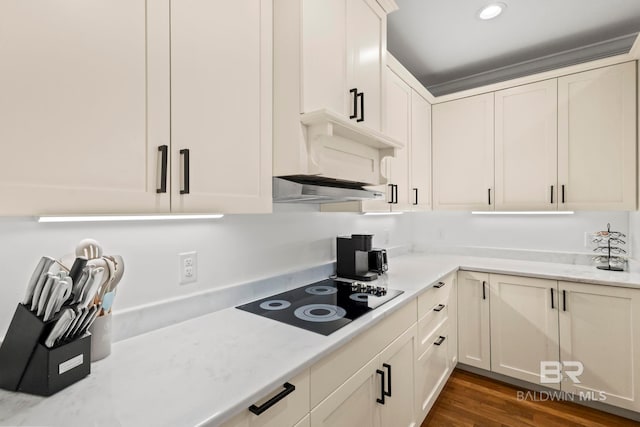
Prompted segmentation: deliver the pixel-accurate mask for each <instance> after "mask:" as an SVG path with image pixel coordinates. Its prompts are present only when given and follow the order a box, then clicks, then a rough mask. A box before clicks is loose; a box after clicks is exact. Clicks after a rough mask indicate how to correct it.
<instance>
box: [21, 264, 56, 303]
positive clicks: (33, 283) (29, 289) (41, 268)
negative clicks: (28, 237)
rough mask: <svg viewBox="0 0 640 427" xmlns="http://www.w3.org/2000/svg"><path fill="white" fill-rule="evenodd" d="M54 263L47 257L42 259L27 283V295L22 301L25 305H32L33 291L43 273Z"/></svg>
mask: <svg viewBox="0 0 640 427" xmlns="http://www.w3.org/2000/svg"><path fill="white" fill-rule="evenodd" d="M52 262H53V258H50V257H47V256H43V257H42V258H40V261H39V262H38V265H37V266H36V268H35V270H33V273H32V274H31V278H30V279H29V282H28V283H27V292H26V293H25V295H24V299H23V300H22V304H23V305H27V304H29V303H31V301H32V300H33V291H34V290H35V288H36V284H37V283H38V280H39V279H40V276H41V275H42V273H43V272H45V271H47V270H48V269H49V268H48V267H47V265H49V266H51V263H52Z"/></svg>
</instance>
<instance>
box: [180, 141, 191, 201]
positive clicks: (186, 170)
mask: <svg viewBox="0 0 640 427" xmlns="http://www.w3.org/2000/svg"><path fill="white" fill-rule="evenodd" d="M180 154H181V155H182V158H183V160H184V172H183V173H184V175H183V176H184V183H183V185H184V187H183V188H182V190H180V194H189V149H188V148H183V149H182V150H180Z"/></svg>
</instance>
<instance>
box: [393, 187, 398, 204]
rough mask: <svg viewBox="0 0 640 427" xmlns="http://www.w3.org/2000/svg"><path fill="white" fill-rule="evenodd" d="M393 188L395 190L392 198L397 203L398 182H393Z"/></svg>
mask: <svg viewBox="0 0 640 427" xmlns="http://www.w3.org/2000/svg"><path fill="white" fill-rule="evenodd" d="M393 188H394V190H395V198H394V199H393V203H394V204H396V205H397V204H398V184H393Z"/></svg>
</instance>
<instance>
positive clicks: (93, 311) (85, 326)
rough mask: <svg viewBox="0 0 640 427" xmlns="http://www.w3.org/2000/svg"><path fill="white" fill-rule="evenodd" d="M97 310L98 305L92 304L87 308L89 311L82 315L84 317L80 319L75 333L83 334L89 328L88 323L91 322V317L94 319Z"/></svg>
mask: <svg viewBox="0 0 640 427" xmlns="http://www.w3.org/2000/svg"><path fill="white" fill-rule="evenodd" d="M98 310H99V307H98V305H94V306H92V307H91V308H90V309H89V311H88V312H87V315H86V316H85V317H84V319H82V324H81V325H80V327H79V328H78V333H77V335H79V336H82V335H84V333H85V332H86V331H87V329H88V328H89V325H90V324H91V322H92V321H93V319H95V315H96V313H97V312H98Z"/></svg>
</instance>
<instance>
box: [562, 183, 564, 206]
mask: <svg viewBox="0 0 640 427" xmlns="http://www.w3.org/2000/svg"><path fill="white" fill-rule="evenodd" d="M562 203H564V184H562Z"/></svg>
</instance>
